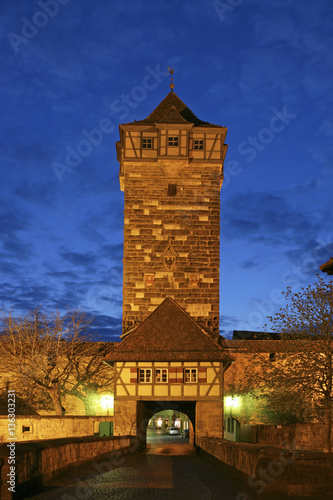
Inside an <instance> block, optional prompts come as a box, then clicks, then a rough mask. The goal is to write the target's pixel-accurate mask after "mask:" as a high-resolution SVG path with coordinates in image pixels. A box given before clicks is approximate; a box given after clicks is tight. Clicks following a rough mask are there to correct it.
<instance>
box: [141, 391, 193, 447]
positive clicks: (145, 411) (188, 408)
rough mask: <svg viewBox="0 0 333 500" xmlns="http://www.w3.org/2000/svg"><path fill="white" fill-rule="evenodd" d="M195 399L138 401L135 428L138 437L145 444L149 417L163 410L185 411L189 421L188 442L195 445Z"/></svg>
mask: <svg viewBox="0 0 333 500" xmlns="http://www.w3.org/2000/svg"><path fill="white" fill-rule="evenodd" d="M195 408H196V401H142V400H140V401H138V407H137V429H138V431H139V436H140V439H141V440H142V441H143V444H144V446H145V445H146V435H147V426H148V422H149V421H150V419H151V418H152V417H153V416H154V415H155V414H156V413H159V412H161V411H164V410H175V411H178V412H181V413H185V414H186V415H187V416H188V419H189V421H190V438H189V444H190V445H192V446H195V428H196V421H195V414H196V411H195Z"/></svg>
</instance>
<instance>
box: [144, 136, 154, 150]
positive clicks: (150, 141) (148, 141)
mask: <svg viewBox="0 0 333 500" xmlns="http://www.w3.org/2000/svg"><path fill="white" fill-rule="evenodd" d="M152 148H153V139H152V138H150V137H143V138H142V149H152Z"/></svg>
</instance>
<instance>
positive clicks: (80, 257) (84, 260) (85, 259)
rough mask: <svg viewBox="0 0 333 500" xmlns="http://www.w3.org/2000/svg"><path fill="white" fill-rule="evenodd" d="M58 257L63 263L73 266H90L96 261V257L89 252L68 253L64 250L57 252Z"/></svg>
mask: <svg viewBox="0 0 333 500" xmlns="http://www.w3.org/2000/svg"><path fill="white" fill-rule="evenodd" d="M59 255H60V257H62V258H63V259H64V260H65V261H67V262H69V263H70V264H73V265H74V266H83V267H86V266H92V265H93V264H95V263H96V262H97V260H98V256H97V255H94V254H92V253H91V252H86V253H79V252H68V251H66V250H65V248H62V249H60V250H59Z"/></svg>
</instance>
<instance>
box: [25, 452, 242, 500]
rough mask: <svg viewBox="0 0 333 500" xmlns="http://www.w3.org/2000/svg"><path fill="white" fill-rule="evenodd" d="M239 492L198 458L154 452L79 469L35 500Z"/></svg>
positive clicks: (214, 499)
mask: <svg viewBox="0 0 333 500" xmlns="http://www.w3.org/2000/svg"><path fill="white" fill-rule="evenodd" d="M169 453H173V451H172V450H171V451H169ZM112 467H113V468H112ZM111 468H112V470H110V469H111ZM238 493H239V490H236V489H234V487H233V486H232V485H231V484H229V483H228V481H226V480H225V479H224V478H223V477H222V476H221V475H220V473H219V471H218V470H217V469H216V468H215V467H214V466H212V465H211V464H210V463H209V462H207V461H206V460H205V459H204V458H202V457H200V456H198V455H196V454H195V453H190V454H187V455H167V454H164V455H158V454H154V453H151V452H149V450H148V452H146V453H142V454H137V455H128V456H125V457H122V458H121V459H120V460H119V463H118V464H117V465H114V466H112V465H110V463H109V462H106V461H104V462H97V463H90V464H86V465H84V466H80V467H78V468H75V469H74V468H73V469H72V470H71V471H68V472H67V473H66V474H65V475H64V476H62V477H61V478H59V479H58V480H56V481H54V482H53V483H52V484H51V485H50V486H49V487H48V489H47V490H46V489H45V490H44V492H43V493H40V494H38V495H34V496H32V497H29V500H48V499H49V500H74V499H78V500H131V499H153V500H160V499H161V500H162V499H163V500H175V499H177V500H182V499H184V500H185V499H186V500H236V498H237V495H238Z"/></svg>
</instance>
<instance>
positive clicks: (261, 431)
mask: <svg viewBox="0 0 333 500" xmlns="http://www.w3.org/2000/svg"><path fill="white" fill-rule="evenodd" d="M332 434H333V433H332ZM331 439H332V448H333V435H332V436H331ZM257 442H258V443H262V444H269V445H272V446H281V444H282V443H288V444H289V445H293V447H294V448H295V449H297V450H315V451H325V452H328V444H327V426H326V425H324V424H296V425H283V426H279V425H277V426H275V425H258V426H257Z"/></svg>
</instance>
